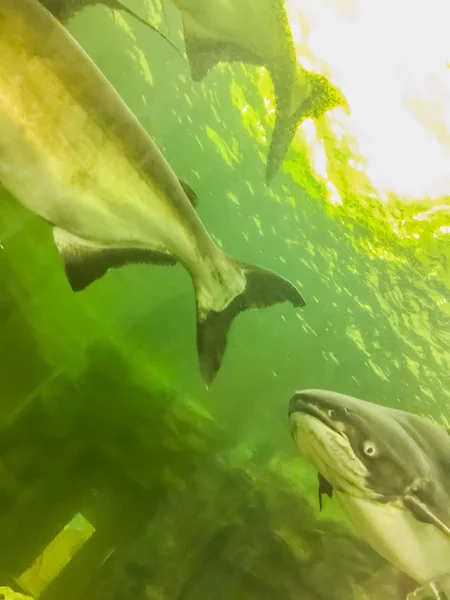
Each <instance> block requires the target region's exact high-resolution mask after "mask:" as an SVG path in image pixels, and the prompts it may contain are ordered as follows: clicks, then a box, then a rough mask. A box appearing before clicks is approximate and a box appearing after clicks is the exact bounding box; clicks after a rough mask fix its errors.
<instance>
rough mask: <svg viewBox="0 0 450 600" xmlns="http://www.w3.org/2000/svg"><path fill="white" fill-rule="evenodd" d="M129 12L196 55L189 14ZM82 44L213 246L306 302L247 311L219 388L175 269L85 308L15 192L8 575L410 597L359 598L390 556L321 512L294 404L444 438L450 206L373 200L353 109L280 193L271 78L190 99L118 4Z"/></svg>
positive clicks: (1, 445)
mask: <svg viewBox="0 0 450 600" xmlns="http://www.w3.org/2000/svg"><path fill="white" fill-rule="evenodd" d="M127 5H128V6H130V7H131V8H133V10H135V11H136V12H137V13H138V14H140V15H144V16H147V17H148V18H149V20H151V22H152V23H153V24H155V25H158V26H159V27H161V29H163V30H164V31H165V32H166V33H167V31H169V34H170V37H171V39H172V40H173V41H174V42H175V44H176V45H177V46H178V47H179V48H180V49H182V48H183V40H182V35H181V30H180V19H179V14H178V11H177V10H176V9H175V8H174V7H173V6H172V5H169V3H166V4H165V14H164V13H163V11H162V9H161V6H160V4H159V3H157V2H152V1H150V0H149V1H144V0H134V1H132V0H130V1H129V2H127ZM69 30H70V31H71V33H72V34H73V35H74V36H75V38H76V39H77V40H78V41H79V43H80V44H81V45H82V46H83V48H84V49H85V50H86V51H87V52H88V54H89V55H90V56H91V57H92V59H93V60H94V61H95V62H96V64H97V65H98V66H99V67H100V68H101V70H102V71H103V72H104V73H105V75H106V76H107V78H108V79H109V81H110V82H111V83H112V85H113V86H114V87H115V88H116V89H117V90H118V91H119V93H120V94H121V96H122V97H123V98H124V100H125V101H126V102H127V104H128V105H129V107H130V108H131V110H132V111H133V112H134V114H135V115H136V116H137V118H138V119H139V120H140V122H141V123H142V124H143V125H144V127H145V128H146V129H147V131H148V132H149V133H150V134H151V136H152V137H153V138H154V139H155V141H156V143H157V145H158V146H159V148H160V149H161V150H162V152H163V153H164V155H165V157H166V158H167V160H168V161H169V163H170V165H171V167H172V168H173V170H174V171H175V172H176V174H177V175H178V176H179V177H181V178H183V179H185V180H186V181H187V182H188V183H189V185H190V186H191V187H192V188H193V189H194V190H195V191H196V193H197V195H198V198H199V206H198V212H199V214H200V216H201V219H202V221H203V223H204V224H205V226H206V228H207V229H208V231H209V232H211V234H212V235H213V237H214V239H215V240H216V241H217V243H218V244H219V245H220V246H221V247H223V248H225V249H226V250H227V251H229V252H230V253H232V254H233V256H235V257H236V258H239V259H241V260H245V261H246V262H251V263H254V264H258V265H260V266H263V267H266V268H269V269H274V270H276V271H277V272H278V273H279V274H280V275H283V276H285V277H287V278H288V279H290V280H291V281H292V282H294V283H296V284H297V285H298V286H299V289H300V290H301V292H302V294H304V296H305V298H306V300H307V306H306V307H305V308H304V309H302V310H297V311H295V310H293V309H292V307H291V306H288V305H282V306H275V307H272V308H271V309H270V310H264V311H249V312H248V313H245V314H244V315H242V316H241V317H239V319H237V320H236V322H235V323H234V325H233V327H232V330H231V333H230V336H229V343H228V351H227V353H226V356H225V358H224V362H223V366H222V369H221V371H220V373H219V375H218V377H217V379H216V380H215V382H214V384H213V385H212V387H211V388H210V389H209V390H207V389H205V386H204V385H203V383H202V380H201V377H200V373H199V369H198V364H197V353H196V349H195V305H194V295H193V293H192V287H191V283H190V281H189V278H188V276H187V275H186V274H185V273H184V272H183V270H182V269H181V268H180V267H174V268H171V269H164V268H163V267H161V268H159V267H149V266H145V265H138V266H128V267H126V268H124V269H120V270H115V271H112V272H110V273H108V274H107V276H106V277H104V278H103V279H102V280H100V281H99V282H97V283H95V284H94V285H92V286H91V287H90V288H88V289H87V290H86V291H84V292H82V293H80V294H73V293H72V291H71V289H70V287H69V285H68V284H67V282H66V279H65V276H64V273H63V269H61V260H60V257H59V255H58V252H57V249H56V248H55V246H54V244H53V243H52V237H51V231H50V229H49V228H48V226H47V225H46V224H45V223H44V222H42V221H41V220H39V219H38V218H37V217H35V216H34V215H32V214H31V213H29V212H27V211H26V210H25V209H23V208H22V207H21V206H20V205H19V204H18V203H16V202H15V201H14V200H12V199H11V198H10V197H9V196H8V194H7V193H6V192H4V191H1V192H0V200H1V201H0V242H1V248H0V286H1V290H2V293H1V294H0V318H1V322H0V328H1V329H0V332H1V334H0V335H1V337H0V339H1V342H2V355H1V357H2V359H1V361H0V382H1V390H2V394H1V399H2V410H1V417H0V424H1V427H2V435H1V439H0V458H1V464H0V472H1V475H0V481H1V487H0V534H1V539H2V541H3V544H2V547H1V548H0V574H1V575H2V578H3V579H2V581H3V582H4V583H5V585H9V583H8V582H12V581H14V582H16V584H17V582H19V584H20V585H21V586H22V589H23V592H24V593H30V594H31V595H33V596H34V597H40V598H42V599H43V600H51V599H55V600H56V599H60V600H63V599H64V600H71V599H73V600H75V599H77V598H83V600H89V599H92V600H94V598H95V599H97V600H101V599H103V598H105V599H106V598H108V599H111V598H117V600H141V599H144V598H145V599H152V600H194V599H197V600H203V599H205V600H206V599H210V598H211V597H214V598H216V599H217V600H220V599H224V600H225V599H230V598H232V599H233V600H240V599H241V598H242V599H246V600H253V599H255V600H259V599H265V598H277V599H280V600H283V599H286V600H294V599H295V600H303V599H305V600H307V599H308V600H309V599H311V600H312V599H321V598H323V599H325V598H327V599H330V598H336V599H338V598H339V599H340V598H366V597H369V598H378V597H379V598H386V599H389V598H390V597H392V598H393V597H394V595H392V596H389V594H390V593H392V594H393V592H391V591H390V589H391V588H389V585H390V579H389V577H390V575H389V573H388V574H387V575H386V576H385V578H384V579H383V582H387V583H386V585H387V586H388V587H387V588H386V589H382V586H381V585H379V584H377V585H376V586H375V588H376V589H377V592H374V593H373V594H371V595H367V596H366V595H364V594H369V592H368V591H367V589H369V588H370V581H371V578H373V577H376V576H377V574H379V573H386V572H387V571H386V569H388V567H387V564H386V563H385V562H384V560H383V559H381V558H380V557H378V555H376V554H375V553H374V551H372V550H371V549H370V548H369V547H368V546H367V545H366V544H365V543H364V542H363V541H362V540H360V539H359V538H358V537H357V535H356V534H355V533H354V532H353V530H352V528H351V526H350V525H349V523H348V521H347V519H346V517H345V516H344V514H343V513H342V512H341V511H340V509H339V508H338V507H337V505H336V504H335V503H334V502H331V501H326V502H325V506H324V510H323V511H322V512H319V508H318V500H317V475H316V472H315V470H314V469H313V468H312V467H310V466H309V465H307V464H306V462H304V461H303V460H302V458H301V457H300V456H299V455H298V452H297V450H296V448H295V446H294V444H293V443H292V440H291V439H290V435H289V425H288V419H287V405H288V400H289V398H290V396H291V395H292V393H293V392H294V391H295V390H296V389H304V388H325V389H330V390H336V391H340V392H343V393H346V394H350V395H353V396H356V397H359V398H364V399H366V400H370V401H373V402H376V403H379V404H383V405H386V406H392V407H396V408H401V409H403V410H410V411H412V412H416V413H419V414H423V415H427V416H430V417H432V418H433V419H435V420H437V421H438V422H441V423H444V424H447V425H448V423H449V421H448V419H449V414H450V413H449V410H448V399H449V395H450V380H449V372H450V344H449V341H450V303H449V302H450V291H449V289H450V269H449V259H450V196H448V195H447V196H446V195H445V194H440V195H438V196H436V195H435V196H434V197H431V196H428V197H427V196H426V195H425V194H422V195H419V196H417V197H405V196H404V195H403V196H402V195H397V194H396V193H395V192H393V191H388V192H378V191H377V189H376V188H375V187H374V186H373V184H372V183H371V181H370V178H369V177H368V175H367V173H366V172H365V170H364V168H363V167H361V165H364V159H363V157H362V155H361V154H360V153H359V151H358V147H357V142H356V141H355V139H354V138H352V136H351V134H350V133H348V132H347V131H346V130H345V126H344V125H342V123H341V124H340V123H339V116H335V117H333V116H330V117H325V118H324V119H323V120H322V121H321V122H320V123H318V124H316V126H315V128H314V127H313V129H311V124H309V125H308V124H305V127H302V128H300V129H299V131H298V132H297V135H296V139H295V143H294V145H293V147H292V148H291V150H290V151H289V154H288V157H287V160H286V161H285V163H284V166H283V168H282V169H281V172H280V174H279V175H278V176H277V177H276V179H275V180H274V182H273V184H272V186H271V187H270V188H268V187H267V186H266V184H265V182H264V161H265V156H266V148H267V139H266V137H268V136H269V135H270V131H271V128H272V127H273V111H271V110H270V109H271V106H273V102H274V100H273V94H272V90H271V84H270V80H269V78H268V75H267V73H265V72H264V71H263V70H261V69H256V68H250V67H245V66H242V65H239V64H236V65H234V66H233V67H229V66H221V67H219V68H216V69H214V70H213V71H211V73H210V74H209V75H208V76H207V78H206V79H205V80H204V82H203V83H195V82H193V81H192V79H191V76H190V72H189V65H188V63H187V61H186V60H185V59H183V58H181V57H180V56H178V55H177V54H176V53H175V52H174V51H173V49H172V48H170V46H169V45H167V44H166V43H165V42H164V40H161V39H160V38H158V37H157V36H156V35H153V34H152V32H150V31H149V30H148V29H146V28H145V27H144V26H142V25H141V24H139V23H135V22H133V21H132V20H131V19H129V18H128V17H127V16H125V17H124V16H122V15H120V14H119V13H117V12H115V11H114V12H113V11H109V10H106V9H105V8H101V7H95V8H89V9H87V10H86V11H85V12H83V13H82V14H80V15H77V16H76V17H75V18H73V19H72V20H71V22H70V24H69ZM448 59H449V60H450V54H449V57H448ZM449 73H450V71H449ZM344 92H345V89H344ZM442 127H444V125H442ZM315 129H317V131H315ZM318 138H320V139H321V140H322V141H321V142H320V143H319V141H318ZM314 152H315V154H316V160H315V161H314V160H313V158H314V156H313V155H314ZM318 154H320V156H326V158H327V160H325V164H326V165H327V168H326V170H325V172H324V168H323V164H322V168H320V167H319V166H318V165H319V163H320V158H319V159H317V155H318ZM322 162H323V161H322ZM314 165H315V167H314ZM449 171H450V168H449ZM448 189H449V190H450V187H449V188H448ZM63 532H64V535H63ZM74 532H75V533H74ZM52 540H59V541H58V542H57V545H56V546H54V547H53V550H51V548H50V546H49V544H51V542H52ZM46 549H47V550H46ZM45 552H47V555H49V553H50V558H49V559H48V558H47V559H45ZM52 552H53V554H52ZM55 557H60V558H61V564H57V563H58V560H59V559H58V560H56V558H55ZM388 570H389V569H388ZM368 582H369V583H368ZM357 586H365V588H366V592H364V591H362V590H358V589H356V588H357ZM377 594H378V595H377Z"/></svg>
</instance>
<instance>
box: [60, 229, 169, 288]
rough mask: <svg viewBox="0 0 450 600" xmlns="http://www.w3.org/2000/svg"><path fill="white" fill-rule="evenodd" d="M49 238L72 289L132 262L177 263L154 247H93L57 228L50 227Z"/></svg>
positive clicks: (84, 286)
mask: <svg viewBox="0 0 450 600" xmlns="http://www.w3.org/2000/svg"><path fill="white" fill-rule="evenodd" d="M53 238H54V240H55V244H56V246H57V248H58V251H59V253H60V254H61V256H62V257H63V260H64V269H65V272H66V276H67V279H68V281H69V283H70V286H71V288H72V289H73V291H74V292H78V291H80V290H84V289H85V288H86V287H87V286H88V285H90V284H91V283H93V282H94V281H96V280H97V279H100V277H102V276H103V275H104V274H105V273H106V272H107V271H108V270H109V269H112V268H117V267H123V266H125V265H130V264H136V263H145V264H151V265H175V264H176V262H177V261H176V258H175V257H174V256H172V255H171V254H166V253H164V252H158V251H156V250H147V249H144V248H106V247H103V246H95V245H94V244H90V243H88V242H86V241H84V240H82V239H80V238H78V237H76V236H74V235H72V234H71V233H68V232H67V231H64V230H63V229H59V228H57V227H55V228H54V229H53Z"/></svg>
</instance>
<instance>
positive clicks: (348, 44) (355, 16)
mask: <svg viewBox="0 0 450 600" xmlns="http://www.w3.org/2000/svg"><path fill="white" fill-rule="evenodd" d="M286 9H287V11H288V15H289V19H290V23H291V26H292V28H293V32H294V37H295V41H296V47H297V53H298V57H299V62H301V64H302V65H303V66H305V67H306V64H305V60H308V61H311V58H312V56H311V54H312V55H313V57H314V58H315V64H314V65H313V69H314V70H315V71H318V72H323V73H324V74H325V75H329V74H330V73H331V76H332V80H333V82H334V83H335V84H336V85H338V86H339V87H340V88H341V89H342V91H343V92H344V94H345V95H346V97H347V98H348V101H349V104H350V109H351V116H350V118H349V119H348V120H347V123H348V131H349V133H350V134H351V135H353V136H354V137H355V138H356V140H357V143H358V146H359V152H360V153H361V154H362V155H363V156H364V157H365V158H366V159H367V166H366V167H365V169H366V174H367V176H368V177H369V179H370V181H371V183H372V185H373V186H374V187H375V188H376V189H379V190H380V192H381V191H382V190H385V191H389V192H394V193H396V194H399V195H401V196H407V197H410V199H419V198H420V197H423V196H428V197H430V198H437V197H439V196H442V195H446V194H450V69H449V67H448V63H449V61H450V36H449V35H448V27H449V23H450V2H449V1H448V0H416V1H415V2H411V0H395V1H393V0H376V1H374V0H286ZM301 18H304V19H306V21H307V23H308V33H307V36H306V37H305V36H304V35H302V28H301Z"/></svg>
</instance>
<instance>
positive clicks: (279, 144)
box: [266, 68, 350, 185]
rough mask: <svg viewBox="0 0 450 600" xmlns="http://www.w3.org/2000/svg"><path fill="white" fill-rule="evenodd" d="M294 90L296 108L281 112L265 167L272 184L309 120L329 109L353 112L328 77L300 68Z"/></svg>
mask: <svg viewBox="0 0 450 600" xmlns="http://www.w3.org/2000/svg"><path fill="white" fill-rule="evenodd" d="M292 93H293V94H294V97H295V102H293V109H292V110H290V111H289V112H288V111H287V109H286V108H284V110H283V111H278V112H277V116H276V120H275V127H274V130H273V133H272V139H271V142H270V148H269V154H268V157H267V166H266V183H267V184H268V185H269V184H270V182H271V181H272V179H273V178H274V177H275V175H276V174H277V172H278V170H279V169H280V167H281V164H282V163H283V161H284V159H285V157H286V154H287V152H288V150H289V147H290V145H291V144H292V141H293V139H294V136H295V132H296V131H297V128H298V127H299V126H300V125H301V123H302V122H303V121H305V120H306V119H309V118H312V119H319V118H320V117H322V116H323V115H324V114H325V113H326V112H327V111H329V110H332V109H333V108H337V107H341V108H342V109H343V110H344V111H345V112H346V113H347V114H349V113H350V109H349V106H348V102H347V99H346V98H345V96H344V94H343V93H342V92H341V91H340V90H339V88H337V87H336V86H335V85H333V84H332V83H331V82H330V81H329V80H328V79H327V78H326V77H324V76H323V75H320V74H319V73H310V72H308V71H306V70H305V69H301V68H300V69H299V72H298V73H297V77H296V83H295V86H294V89H293V90H292Z"/></svg>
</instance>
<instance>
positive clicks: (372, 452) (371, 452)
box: [363, 440, 378, 458]
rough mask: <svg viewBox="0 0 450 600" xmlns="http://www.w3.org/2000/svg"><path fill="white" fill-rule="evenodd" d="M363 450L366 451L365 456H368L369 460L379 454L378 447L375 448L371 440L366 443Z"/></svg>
mask: <svg viewBox="0 0 450 600" xmlns="http://www.w3.org/2000/svg"><path fill="white" fill-rule="evenodd" d="M363 450H364V454H365V455H366V456H368V457H369V458H373V457H374V456H376V455H377V453H378V451H377V447H376V446H375V444H374V443H373V442H371V441H369V440H368V441H367V442H364V446H363Z"/></svg>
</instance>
